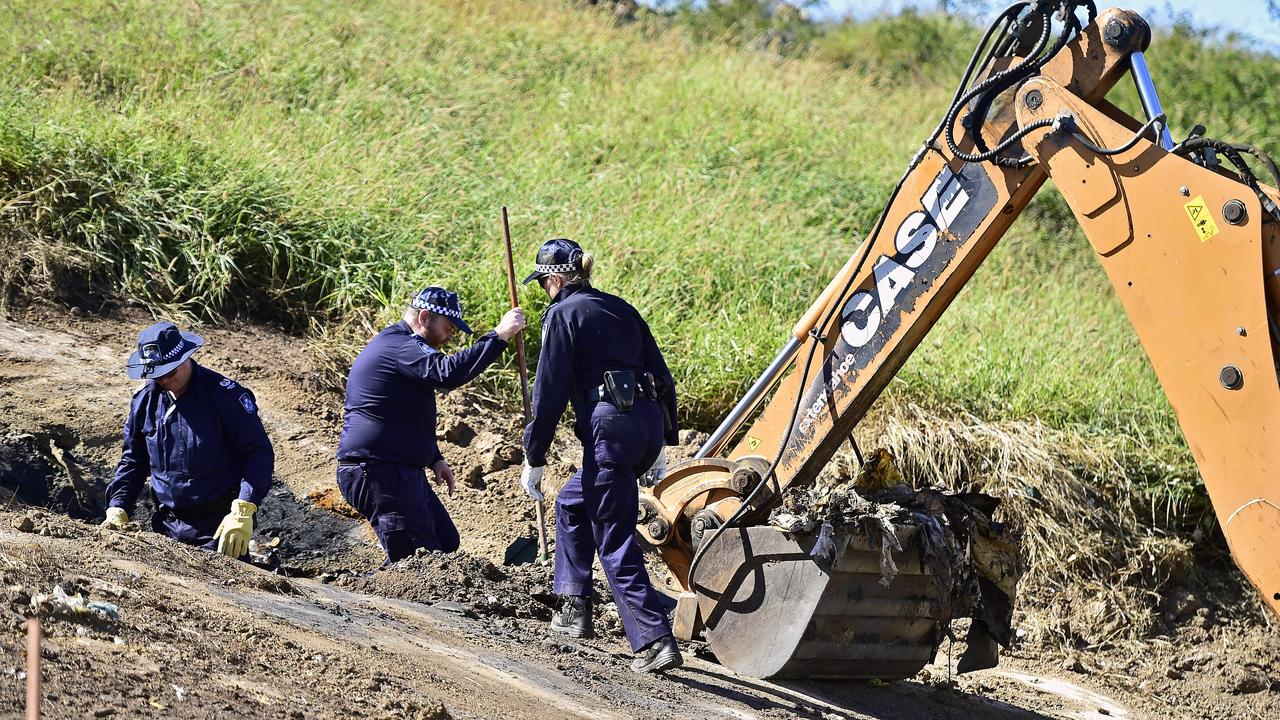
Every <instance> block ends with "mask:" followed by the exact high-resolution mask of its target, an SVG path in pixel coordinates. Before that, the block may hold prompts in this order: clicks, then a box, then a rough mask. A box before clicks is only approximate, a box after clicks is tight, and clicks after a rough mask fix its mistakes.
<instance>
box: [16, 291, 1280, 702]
mask: <svg viewBox="0 0 1280 720" xmlns="http://www.w3.org/2000/svg"><path fill="white" fill-rule="evenodd" d="M147 322H149V318H145V317H141V316H130V317H127V318H124V319H120V318H116V319H104V318H101V317H96V316H95V317H86V318H78V317H74V316H69V315H64V314H61V313H45V314H32V315H30V316H28V317H25V318H23V320H22V322H20V323H14V322H0V387H3V389H4V395H3V397H0V410H2V411H3V414H2V415H0V417H2V418H3V420H0V423H2V424H0V481H2V482H0V508H3V509H2V510H0V587H3V588H5V590H4V594H5V598H6V601H5V602H4V603H3V604H2V605H0V628H3V630H0V716H3V717H17V716H19V713H20V709H21V707H22V687H23V681H22V679H21V677H20V671H21V669H22V667H23V654H22V653H23V650H22V648H23V645H22V624H23V620H22V618H21V617H20V616H19V615H17V614H15V611H17V610H20V609H21V608H22V607H24V606H25V604H26V603H27V598H28V596H29V595H31V594H35V593H48V592H51V590H52V588H53V587H54V585H55V584H60V585H62V586H63V589H64V590H66V591H67V592H69V593H72V594H74V593H75V592H76V591H79V592H82V593H83V594H84V595H85V596H86V597H87V598H88V599H89V600H99V601H106V602H110V603H114V604H116V605H118V606H119V613H120V615H119V619H118V620H113V621H102V620H93V621H90V622H89V624H85V621H84V619H83V618H54V619H51V620H50V621H49V623H48V630H49V638H48V641H47V644H46V649H45V668H46V683H47V685H46V686H47V691H46V706H45V712H46V716H48V717H86V716H89V717H94V716H97V717H104V716H108V715H106V714H103V713H106V712H107V711H109V710H112V709H114V710H115V716H116V717H174V716H178V715H180V716H183V717H189V718H205V717H233V716H239V717H269V718H274V717H281V718H291V717H309V718H311V717H326V718H327V717H334V718H337V717H343V718H346V717H410V718H414V717H418V718H435V717H450V716H452V717H457V718H469V717H485V718H491V717H492V718H523V717H530V718H532V717H605V718H612V717H618V718H625V717H655V718H662V717H673V718H675V717H680V718H702V717H706V718H714V717H731V718H748V717H761V718H787V717H804V718H837V717H845V718H916V717H941V718H972V717H984V718H985V717H995V718H1038V717H1135V718H1142V717H1160V718H1167V717H1227V716H1232V717H1246V718H1247V717H1258V718H1272V717H1280V683H1278V682H1277V681H1280V635H1278V634H1277V632H1276V631H1275V630H1274V629H1271V630H1269V629H1267V628H1260V627H1256V626H1254V627H1232V626H1221V625H1218V626H1214V625H1212V624H1206V623H1203V622H1201V623H1200V624H1199V625H1197V624H1196V623H1195V622H1188V624H1187V625H1186V626H1185V627H1182V628H1180V629H1179V631H1178V634H1177V635H1175V636H1173V637H1169V638H1162V639H1156V640H1153V641H1152V642H1151V643H1148V644H1144V645H1142V646H1136V647H1118V648H1112V649H1110V650H1108V651H1106V652H1103V653H1094V654H1088V655H1081V656H1077V657H1075V658H1070V659H1068V660H1067V662H1066V663H1064V662H1063V660H1062V659H1061V658H1050V657H1048V656H1047V655H1044V654H1043V653H1040V654H1037V650H1036V649H1034V648H1021V649H1018V650H1017V651H1015V653H1013V656H1012V657H1008V658H1006V659H1005V660H1004V662H1003V663H1002V665H1001V667H1000V668H999V669H996V670H993V671H986V672H981V673H976V674H973V675H971V676H966V677H964V678H959V679H958V681H957V682H956V683H955V684H954V685H949V684H948V683H947V681H946V677H947V672H946V666H945V662H946V656H945V653H944V654H943V655H942V656H941V657H940V663H942V664H935V665H933V666H930V667H929V668H927V669H926V670H925V672H924V673H922V674H921V675H920V676H918V677H917V678H915V679H913V680H911V681H906V682H896V683H891V684H887V685H882V684H878V683H863V682H853V683H818V682H808V683H789V684H786V685H779V684H771V683H767V682H762V681H758V680H753V679H749V678H741V677H737V676H735V675H733V674H732V673H728V672H727V671H725V670H724V669H723V668H721V667H719V666H718V665H716V664H715V663H714V659H713V658H711V657H710V656H709V654H708V653H707V652H706V650H705V648H702V647H700V646H698V645H696V644H695V645H693V646H690V647H688V648H686V650H687V652H686V655H687V658H688V660H689V662H688V664H687V665H686V667H685V668H683V669H681V670H679V671H676V672H674V673H672V674H670V675H669V676H668V677H666V678H653V677H640V676H636V675H634V674H632V673H630V672H629V670H628V669H627V662H628V660H629V653H627V651H626V647H625V644H624V643H623V641H622V639H621V637H620V635H619V634H618V633H617V628H616V625H617V623H616V616H614V615H612V614H611V612H610V609H609V607H608V606H607V603H602V607H601V608H600V617H599V620H598V624H597V626H598V627H600V628H603V629H605V630H606V632H604V633H603V634H602V635H601V637H600V638H599V639H596V640H592V641H587V642H583V643H576V642H565V641H562V640H560V639H558V638H552V637H550V636H549V635H548V633H547V631H546V630H545V618H546V617H547V615H548V613H549V609H548V606H547V603H548V602H550V598H549V597H548V596H546V594H545V592H546V590H547V586H548V585H549V577H548V574H547V571H546V570H545V569H541V568H537V567H525V568H514V569H511V568H499V567H495V566H494V564H493V563H494V562H500V560H501V556H502V551H503V549H504V548H505V547H506V545H507V543H508V542H510V541H511V540H512V539H514V538H515V537H517V536H520V535H526V534H529V533H530V532H531V530H532V511H531V509H530V507H529V505H528V503H527V502H525V500H524V499H523V495H521V494H520V493H519V491H518V489H517V488H516V477H517V476H518V464H517V463H518V461H519V456H518V450H515V446H514V442H513V438H515V437H516V429H517V427H518V422H517V420H516V419H515V418H514V417H509V416H506V417H504V416H496V415H495V414H494V413H493V412H492V411H491V410H488V409H487V408H488V407H489V404H488V403H487V402H486V400H485V399H484V398H482V397H478V396H468V395H466V394H458V393H455V394H453V395H452V396H450V397H449V399H448V400H447V401H446V403H445V410H444V412H445V414H446V415H448V416H449V417H451V418H452V420H451V422H450V423H449V425H448V426H447V427H446V428H443V429H444V430H445V435H446V438H447V439H449V440H451V442H448V443H447V444H446V446H445V448H444V450H445V454H446V457H447V458H448V459H449V460H450V462H451V463H452V464H453V466H454V469H455V471H456V472H457V474H458V477H459V479H460V481H461V480H463V479H464V478H465V479H466V480H467V482H465V483H461V482H460V487H459V492H458V493H457V494H456V495H455V496H454V497H453V498H445V503H446V505H447V506H448V507H449V509H450V511H451V513H452V514H453V516H454V518H455V520H456V521H457V524H458V526H459V530H460V532H461V534H462V537H463V553H462V554H459V555H457V556H453V557H441V556H426V557H419V558H413V559H411V560H408V561H405V562H403V563H400V564H399V565H398V566H397V567H396V568H394V569H392V570H390V571H383V572H379V573H376V574H374V575H372V576H366V573H368V572H369V571H371V570H373V568H375V567H376V566H377V564H378V562H379V560H380V558H379V552H378V549H377V547H376V545H375V544H374V541H373V539H372V536H371V534H370V533H369V532H368V530H367V528H366V526H365V525H364V523H362V522H360V521H358V520H356V519H352V518H350V517H348V516H346V515H344V513H345V512H347V509H346V508H345V507H344V506H343V504H342V503H341V502H340V501H339V500H338V499H337V498H336V496H335V493H334V492H333V485H332V483H333V460H332V457H333V448H334V445H335V443H336V433H337V429H338V423H339V414H340V405H341V398H340V397H336V396H333V395H331V394H324V393H321V392H319V391H317V390H314V389H309V388H311V387H312V386H313V383H312V382H311V377H312V375H311V373H310V370H309V368H308V365H307V362H306V359H305V353H303V352H301V351H300V350H299V347H300V343H298V342H297V341H296V340H294V339H291V338H288V337H285V336H281V335H279V334H276V333H273V332H269V331H265V330H262V329H257V328H237V329H212V330H206V331H204V333H205V335H206V338H207V339H208V341H209V345H208V347H207V348H206V349H205V350H202V351H201V353H200V355H198V356H197V357H198V359H200V360H201V361H203V362H206V363H207V364H208V365H209V366H211V367H213V368H215V369H218V370H220V371H222V372H224V373H226V374H228V375H229V376H231V377H233V378H235V379H237V380H239V381H242V382H243V383H245V384H246V385H247V386H249V387H250V388H252V389H253V390H254V391H255V393H256V394H257V396H258V399H259V405H260V406H261V408H262V412H263V418H264V421H265V422H266V424H267V429H268V432H269V433H270V434H271V436H272V438H273V441H274V442H275V446H276V453H277V467H276V470H277V477H276V487H275V489H274V490H273V492H272V494H271V497H270V498H269V499H268V500H267V501H266V502H264V504H263V508H262V513H261V518H260V523H259V528H258V533H257V537H258V539H259V540H260V541H266V540H269V539H271V538H276V537H278V538H280V541H281V542H280V546H279V548H278V550H277V552H278V555H279V560H280V561H281V562H282V563H283V565H284V567H285V569H286V570H287V571H289V572H290V573H291V574H292V575H293V577H290V578H289V579H284V578H282V577H281V576H280V575H276V574H271V573H268V572H266V571H263V570H260V569H257V568H253V567H249V566H245V565H242V564H240V563H236V562H232V561H228V560H226V559H224V558H222V557H219V556H215V555H210V554H207V553H203V552H197V551H192V550H189V549H187V548H184V547H181V546H179V545H177V544H175V543H172V542H170V541H168V540H166V539H164V538H160V537H158V536H155V535H153V534H150V533H145V532H142V533H124V534H119V533H111V532H107V531H102V530H100V529H98V528H96V527H93V526H92V525H91V524H88V523H86V522H82V521H80V520H77V519H71V518H68V517H66V516H65V515H63V513H66V514H69V515H72V516H79V517H83V518H86V519H93V518H94V516H97V517H100V512H99V510H100V504H101V497H100V495H98V496H97V497H95V492H97V493H100V492H101V488H102V485H103V481H104V478H105V477H106V476H107V474H108V473H109V472H110V469H111V468H112V466H113V465H114V463H115V461H116V459H117V457H118V442H119V431H120V427H121V426H122V424H123V413H124V410H125V408H126V407H127V398H128V395H129V392H130V390H131V388H132V386H133V384H132V383H131V381H129V380H127V379H126V378H125V377H124V375H123V373H122V372H120V367H121V363H122V359H123V357H124V356H125V355H126V354H127V351H128V349H129V348H130V346H131V344H132V341H133V336H134V333H135V332H136V329H137V328H138V327H140V326H142V325H144V324H146V323H147ZM513 451H514V453H513ZM562 454H563V457H562V458H560V459H559V460H558V461H557V462H555V463H553V467H552V469H551V472H550V473H549V476H550V475H554V476H555V477H565V476H566V474H567V471H568V465H569V463H570V462H571V458H570V456H569V453H568V449H567V448H566V449H565V451H564V452H563V453H562ZM41 484H43V485H42V486H43V487H44V488H47V489H48V488H51V489H52V492H46V494H45V496H44V497H43V498H36V499H35V501H37V502H40V503H41V504H44V505H47V506H49V507H51V508H52V509H53V511H51V512H42V511H36V510H30V509H28V508H27V507H25V506H24V504H23V503H22V502H21V501H20V500H19V499H18V498H17V497H15V496H14V495H13V493H12V492H8V491H6V489H5V488H8V489H10V490H12V489H16V488H21V490H22V492H23V493H24V494H26V495H28V499H29V500H30V499H31V498H30V497H29V495H30V493H31V492H34V491H38V490H39V489H40V487H39V486H41ZM95 503H96V504H95ZM139 515H141V516H145V512H140V513H139ZM598 590H599V591H600V592H602V593H605V596H604V599H605V600H607V593H606V592H605V591H604V589H603V588H602V587H600V588H598ZM1157 669H1158V672H1157Z"/></svg>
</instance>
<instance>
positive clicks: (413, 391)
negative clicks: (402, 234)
mask: <svg viewBox="0 0 1280 720" xmlns="http://www.w3.org/2000/svg"><path fill="white" fill-rule="evenodd" d="M524 325H525V320H524V311H523V310H521V309H519V308H514V309H512V310H508V311H507V313H506V314H505V315H503V316H502V320H500V321H499V322H498V326H497V327H495V328H494V329H493V330H492V331H491V332H487V333H485V334H484V335H481V336H480V338H479V339H477V340H476V342H475V343H473V344H472V345H471V346H470V347H467V348H464V349H462V350H459V351H458V352H456V353H453V354H451V355H446V354H445V353H444V352H442V349H443V348H444V347H445V346H446V345H448V344H449V343H450V342H451V341H452V340H453V336H454V333H455V331H458V330H461V331H462V332H465V333H470V332H471V327H470V326H468V325H467V323H466V321H465V320H463V319H462V305H461V303H460V301H459V300H458V295H457V293H454V292H452V291H450V290H446V289H444V288H441V287H434V286H433V287H428V288H425V289H424V290H422V291H421V292H419V293H418V294H416V295H414V296H413V298H412V299H410V301H409V305H408V307H406V308H405V310H404V316H403V319H402V320H401V321H400V322H398V323H396V324H395V325H391V326H390V327H387V328H386V329H384V330H383V331H382V332H380V333H378V334H377V335H376V336H375V337H374V338H373V340H371V341H369V344H368V345H367V346H366V347H365V349H364V350H362V351H361V352H360V354H359V355H358V356H357V357H356V359H355V362H354V363H352V365H351V373H350V374H349V375H348V376H347V398H346V402H345V404H344V409H343V418H342V438H341V440H339V442H338V478H337V479H338V489H339V490H340V491H341V492H342V497H343V498H345V499H346V501H347V502H348V503H350V504H351V505H352V507H354V508H355V509H356V510H358V511H360V514H362V515H364V516H365V518H367V519H368V520H369V524H370V525H372V526H373V530H374V532H375V533H376V534H377V536H378V541H379V542H380V543H381V544H382V549H383V550H384V551H385V552H386V554H387V560H386V564H390V563H393V562H396V561H397V560H400V559H402V558H406V557H409V556H410V555H413V554H414V552H415V551H416V550H417V549H418V548H425V549H427V550H438V551H440V552H446V553H450V552H453V551H455V550H457V549H458V545H459V542H460V538H459V537H458V528H457V526H455V525H454V524H453V519H452V518H450V517H449V511H448V510H446V509H445V507H444V504H443V503H441V502H440V498H438V497H437V496H436V494H435V493H434V492H433V491H432V490H431V486H430V485H428V484H427V479H426V473H425V471H424V468H431V472H432V473H433V474H434V475H435V479H436V482H437V483H439V484H441V485H443V486H444V487H445V489H446V490H447V491H448V493H449V494H450V495H452V494H453V490H454V486H455V483H456V480H455V479H454V476H453V469H452V468H450V467H449V463H448V462H447V461H446V460H445V458H444V455H443V454H442V453H441V452H440V446H439V445H438V444H437V443H436V391H437V390H452V389H454V388H458V387H462V385H464V384H466V383H468V382H470V381H471V380H472V379H473V378H475V377H476V376H477V375H479V374H480V373H481V372H483V371H484V369H485V368H487V367H489V366H490V365H492V364H493V363H494V361H496V360H497V359H498V358H499V357H500V356H501V355H502V351H503V350H504V349H505V348H506V347H507V341H508V340H510V339H511V338H512V337H514V336H515V335H516V333H519V332H520V331H522V330H524Z"/></svg>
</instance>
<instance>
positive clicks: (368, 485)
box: [338, 463, 459, 563]
mask: <svg viewBox="0 0 1280 720" xmlns="http://www.w3.org/2000/svg"><path fill="white" fill-rule="evenodd" d="M338 489H339V490H340V491H342V497H343V498H345V499H346V501H347V502H348V503H350V504H351V507H353V508H355V509H356V510H359V511H360V514H361V515H364V516H365V517H366V518H368V520H369V524H370V525H372V526H373V531H374V532H375V533H377V535H378V541H379V542H381V543H382V549H383V550H385V551H386V553H387V562H388V563H393V562H395V561H397V560H400V559H403V558H407V557H409V556H410V555H412V554H413V552H414V551H415V550H417V549H418V548H426V549H427V550H439V551H441V552H447V553H449V552H453V551H454V550H457V549H458V540H459V538H458V528H457V527H455V526H454V524H453V519H452V518H450V517H449V511H448V510H445V509H444V505H443V504H442V503H441V502H440V498H438V497H436V494H435V492H434V491H433V490H432V489H431V486H430V485H428V484H427V475H426V473H425V472H423V470H422V468H420V467H413V466H410V465H395V464H389V463H361V464H359V465H339V466H338Z"/></svg>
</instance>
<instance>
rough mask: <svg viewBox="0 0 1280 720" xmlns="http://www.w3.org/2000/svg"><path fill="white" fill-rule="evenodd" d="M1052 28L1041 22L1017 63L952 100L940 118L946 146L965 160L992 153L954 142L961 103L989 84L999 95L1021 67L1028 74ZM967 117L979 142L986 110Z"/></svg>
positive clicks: (985, 157) (1034, 67) (986, 89)
mask: <svg viewBox="0 0 1280 720" xmlns="http://www.w3.org/2000/svg"><path fill="white" fill-rule="evenodd" d="M1051 28H1052V25H1051V23H1049V22H1045V23H1044V28H1043V29H1042V30H1041V33H1040V38H1039V39H1038V40H1037V41H1036V44H1035V47H1034V48H1033V49H1032V51H1031V54H1030V55H1028V56H1027V58H1026V59H1024V60H1023V61H1022V62H1020V63H1018V64H1017V65H1015V66H1013V67H1011V68H1009V69H1007V70H1004V71H1002V72H999V73H996V74H995V75H992V76H991V77H989V78H987V79H986V80H984V81H982V82H981V83H979V84H978V85H977V86H976V87H974V88H973V89H971V90H970V91H969V92H967V93H965V94H964V95H963V96H962V97H961V98H960V100H959V101H958V102H956V103H954V104H953V105H952V106H951V108H950V109H948V110H947V114H946V116H945V117H944V118H943V120H942V125H943V127H942V136H943V139H945V140H946V142H947V148H948V149H949V150H951V153H952V155H954V156H956V157H958V158H960V159H961V160H964V161H965V162H985V161H987V160H990V159H992V158H993V157H995V154H994V153H992V152H989V151H988V152H984V153H966V152H964V151H962V150H961V149H960V146H959V145H958V144H957V143H956V139H955V121H956V116H957V115H959V114H960V110H961V109H963V108H964V106H965V105H967V104H968V103H969V101H970V100H972V99H973V98H975V97H978V96H981V95H983V94H984V93H987V92H989V91H991V90H992V88H997V87H998V89H996V90H995V91H994V92H993V93H992V95H993V96H994V95H998V94H999V93H1000V92H1002V91H1003V90H1005V89H1006V88H1008V87H1011V86H1012V85H1014V84H1015V83H1017V82H1018V81H1020V80H1022V79H1023V78H1022V73H1023V72H1024V71H1025V72H1027V73H1028V75H1029V74H1030V73H1031V72H1035V71H1036V70H1037V69H1038V65H1037V64H1036V61H1037V55H1039V54H1040V53H1041V52H1042V51H1043V50H1044V47H1045V45H1046V44H1047V43H1048V41H1049V34H1050V30H1051ZM970 117H971V118H974V122H973V124H974V125H976V126H977V129H976V130H974V129H972V128H971V129H970V130H971V132H973V136H974V137H975V138H977V139H978V140H977V142H981V129H982V124H983V121H985V119H986V116H985V113H984V114H983V115H982V116H976V115H973V114H971V115H970Z"/></svg>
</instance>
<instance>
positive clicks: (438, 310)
mask: <svg viewBox="0 0 1280 720" xmlns="http://www.w3.org/2000/svg"><path fill="white" fill-rule="evenodd" d="M413 306H414V307H416V308H418V309H419V310H430V311H431V312H433V313H435V314H437V315H443V316H445V317H451V318H458V319H459V320H461V319H462V313H461V312H459V311H457V310H453V309H450V308H447V307H441V306H440V305H436V304H435V303H430V302H426V301H425V300H419V299H417V298H414V300H413Z"/></svg>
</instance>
